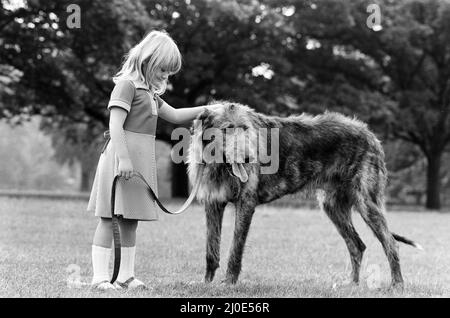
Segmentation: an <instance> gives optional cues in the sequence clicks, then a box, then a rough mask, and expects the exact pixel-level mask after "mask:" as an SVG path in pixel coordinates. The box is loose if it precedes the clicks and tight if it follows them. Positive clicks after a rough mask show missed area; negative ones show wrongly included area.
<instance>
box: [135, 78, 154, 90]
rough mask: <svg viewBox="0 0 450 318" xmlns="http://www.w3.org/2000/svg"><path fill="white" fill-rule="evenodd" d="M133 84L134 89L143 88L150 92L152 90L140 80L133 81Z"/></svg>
mask: <svg viewBox="0 0 450 318" xmlns="http://www.w3.org/2000/svg"><path fill="white" fill-rule="evenodd" d="M133 84H134V87H136V88H142V89H145V90H148V91H150V88H149V87H148V86H147V85H146V84H145V83H144V82H142V81H140V80H133Z"/></svg>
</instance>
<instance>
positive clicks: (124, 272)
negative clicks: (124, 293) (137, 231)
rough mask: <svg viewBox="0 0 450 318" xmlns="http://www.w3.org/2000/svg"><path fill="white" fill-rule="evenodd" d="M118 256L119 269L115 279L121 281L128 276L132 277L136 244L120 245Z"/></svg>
mask: <svg viewBox="0 0 450 318" xmlns="http://www.w3.org/2000/svg"><path fill="white" fill-rule="evenodd" d="M120 251H121V254H122V255H121V258H120V270H119V276H118V277H117V280H118V281H119V282H121V283H123V282H124V281H126V280H127V279H128V278H130V277H134V259H135V255H136V246H133V247H122V249H121V250H120Z"/></svg>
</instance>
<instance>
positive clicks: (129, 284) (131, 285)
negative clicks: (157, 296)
mask: <svg viewBox="0 0 450 318" xmlns="http://www.w3.org/2000/svg"><path fill="white" fill-rule="evenodd" d="M114 287H115V288H116V289H122V290H136V289H137V290H147V289H148V287H147V286H145V284H144V283H143V282H141V281H140V280H139V279H136V278H134V277H130V278H128V279H127V280H126V281H124V282H123V283H121V282H119V281H116V282H115V283H114Z"/></svg>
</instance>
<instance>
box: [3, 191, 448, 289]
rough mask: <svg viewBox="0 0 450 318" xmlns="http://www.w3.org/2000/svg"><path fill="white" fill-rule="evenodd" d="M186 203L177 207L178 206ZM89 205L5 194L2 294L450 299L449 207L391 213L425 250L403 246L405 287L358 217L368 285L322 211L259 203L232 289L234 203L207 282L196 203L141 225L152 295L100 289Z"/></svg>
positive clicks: (397, 227) (140, 247) (398, 227)
mask: <svg viewBox="0 0 450 318" xmlns="http://www.w3.org/2000/svg"><path fill="white" fill-rule="evenodd" d="M177 206H179V202H176V203H175V204H169V207H171V208H176V207H177ZM85 207H86V202H84V201H76V200H74V201H67V200H45V199H11V198H0V219H1V221H0V257H1V258H0V297H449V296H450V213H438V212H407V211H396V212H393V211H389V212H388V213H387V219H388V222H389V225H390V228H391V230H392V231H393V232H395V233H398V234H400V235H404V236H406V237H408V238H411V239H413V240H415V241H417V242H418V243H420V244H421V245H422V246H423V247H424V251H421V250H418V249H415V248H412V247H410V246H407V245H403V244H401V245H400V256H401V265H402V270H403V276H404V279H405V289H404V291H396V290H393V291H392V290H390V289H389V288H388V286H389V282H390V272H389V268H388V264H387V260H386V257H385V256H384V254H383V251H382V248H381V245H380V244H379V242H378V241H377V240H376V239H375V237H374V236H373V235H372V233H371V232H370V230H369V229H368V227H367V226H366V225H365V224H364V223H363V221H362V219H361V217H360V216H359V215H354V222H355V227H356V229H357V230H358V232H359V233H360V236H361V238H362V239H363V241H364V242H365V244H366V245H367V250H366V253H365V256H364V261H363V265H362V270H361V283H360V285H359V286H356V287H355V286H349V285H346V284H345V283H346V281H347V279H348V277H349V274H350V262H349V257H348V252H347V249H346V246H345V243H344V241H343V239H342V238H341V237H340V236H339V234H338V233H337V231H336V229H335V228H334V226H333V225H332V223H331V222H330V221H329V220H328V219H327V217H326V216H325V215H324V214H323V213H322V212H321V211H319V210H315V209H307V208H287V207H279V206H271V205H266V206H260V207H258V208H257V211H256V213H255V216H254V219H253V223H252V226H251V228H250V233H249V238H248V241H247V246H246V250H245V254H244V259H243V268H242V273H241V276H240V280H239V282H238V283H237V284H236V285H235V286H224V285H222V284H220V280H221V279H223V278H224V273H225V269H226V262H227V257H228V250H229V247H230V243H231V238H232V231H233V222H234V209H233V207H232V206H229V207H227V210H226V212H225V217H224V227H223V235H222V248H221V251H222V259H221V267H220V268H219V269H218V271H217V274H216V279H215V281H214V282H213V283H212V284H209V285H206V284H203V283H202V282H201V281H202V278H203V275H204V268H205V260H204V257H205V218H204V215H203V210H202V207H201V206H199V205H193V206H192V207H191V208H190V209H188V211H187V212H186V213H184V214H182V215H178V216H171V215H163V214H161V215H160V221H158V222H143V223H141V224H140V225H139V229H138V244H137V259H136V276H137V277H138V278H140V279H141V280H143V281H144V282H146V283H147V284H148V286H150V287H151V289H150V290H148V291H144V292H142V291H141V292H119V291H113V292H109V293H100V292H93V291H91V290H90V289H89V288H88V286H86V285H81V286H80V285H77V284H76V283H73V282H77V281H78V282H81V283H88V282H90V279H91V274H92V270H91V241H92V236H93V233H94V230H95V227H96V223H97V220H96V218H95V217H93V216H92V215H90V214H88V213H87V212H85Z"/></svg>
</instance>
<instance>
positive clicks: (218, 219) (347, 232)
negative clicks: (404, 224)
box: [188, 102, 419, 286]
mask: <svg viewBox="0 0 450 318" xmlns="http://www.w3.org/2000/svg"><path fill="white" fill-rule="evenodd" d="M222 103H224V104H225V107H224V108H223V109H222V110H221V111H209V110H206V111H204V112H203V113H202V114H200V115H199V116H198V118H197V119H198V120H200V121H201V123H202V129H201V130H198V131H197V132H195V130H194V133H195V134H194V135H193V138H192V139H191V145H190V149H189V155H188V164H189V177H190V180H191V181H192V182H193V181H194V180H195V178H196V175H197V173H198V172H199V171H200V169H199V167H200V165H202V164H203V165H204V168H203V170H202V173H203V176H202V179H201V185H200V189H199V191H198V193H197V199H199V200H200V201H201V202H203V203H204V204H205V210H206V224H207V245H206V275H205V281H206V282H210V281H212V280H213V278H214V274H215V271H216V269H217V268H218V267H219V259H220V255H219V253H220V236H221V228H222V218H223V212H224V209H225V206H226V204H227V203H228V202H232V203H233V204H234V205H235V207H236V216H235V229H234V238H233V243H232V248H231V251H230V256H229V261H228V268H227V271H226V277H225V280H224V282H225V283H236V281H237V280H238V276H239V273H240V270H241V262H242V255H243V251H244V245H245V241H246V238H247V234H248V231H249V227H250V223H251V221H252V217H253V213H254V212H255V207H256V206H257V205H258V204H262V203H267V202H270V201H273V200H275V199H277V198H280V197H281V196H283V195H286V194H290V193H295V192H298V191H300V190H305V189H309V190H311V189H319V190H321V191H320V193H321V195H320V203H321V204H320V205H321V207H322V209H323V210H324V212H325V213H326V214H327V215H328V217H329V218H330V219H331V221H332V222H333V223H334V225H335V226H336V228H337V230H338V232H339V233H340V235H341V236H342V237H343V239H344V241H345V243H346V245H347V248H348V251H349V253H350V258H351V264H352V274H351V277H352V281H353V282H355V283H358V281H359V271H360V265H361V260H362V257H363V252H364V250H365V248H366V247H365V245H364V243H363V242H362V240H361V238H360V237H359V235H358V233H357V232H356V230H355V228H354V227H353V224H352V219H351V210H352V209H354V210H356V211H357V212H359V213H360V214H361V216H362V218H363V219H364V221H365V222H366V223H367V225H368V226H369V227H370V228H371V230H372V231H373V233H374V234H375V236H376V237H377V238H378V240H379V241H380V242H381V245H382V246H383V249H384V252H385V253H386V256H387V259H388V261H389V265H390V269H391V276H392V284H393V285H397V286H402V284H403V279H402V275H401V271H400V262H399V253H398V246H397V243H396V240H397V241H401V242H403V243H406V244H410V245H413V246H416V247H419V246H418V245H417V244H415V243H414V242H412V241H410V240H408V239H406V238H404V237H401V236H399V235H396V234H393V233H391V232H390V231H389V229H388V226H387V223H386V219H385V217H384V215H383V213H384V210H385V208H384V201H385V199H384V190H385V185H386V175H387V171H386V167H385V162H384V153H383V148H382V146H381V144H380V142H379V140H378V139H377V137H376V136H375V135H374V134H373V133H372V132H371V131H369V129H368V128H367V126H366V125H365V124H364V123H362V122H360V121H358V120H356V119H351V118H348V117H345V116H343V115H341V114H338V113H332V112H326V113H324V114H321V115H318V116H314V117H313V116H310V115H306V114H302V115H300V116H290V117H286V118H282V117H276V116H266V115H263V114H260V113H256V112H255V111H254V110H252V109H251V108H249V107H247V106H244V105H240V104H237V103H230V102H222ZM211 127H215V128H219V129H221V130H225V129H226V128H243V129H245V130H246V131H250V135H251V136H255V135H256V134H257V133H256V131H257V130H258V129H260V128H267V129H271V128H278V129H279V140H278V141H277V142H278V143H279V144H278V146H279V168H278V170H277V171H276V172H275V173H273V174H262V173H261V172H260V168H261V163H260V161H258V160H256V162H253V163H251V162H248V161H249V160H248V158H246V159H247V163H243V164H242V165H240V168H242V167H243V169H245V171H240V170H239V167H238V166H233V164H230V163H226V162H224V163H222V162H219V163H216V162H209V163H206V164H205V163H204V162H203V163H201V162H196V161H195V159H194V157H195V156H196V153H195V151H198V149H200V151H201V150H202V149H204V147H206V146H207V145H208V141H205V138H204V136H203V133H204V131H205V130H206V129H207V128H211ZM269 145H270V140H269V143H268V147H269ZM247 146H248V145H247ZM238 147H240V146H239V145H238ZM249 147H256V143H255V142H250V145H249ZM194 149H197V150H194ZM226 149H228V148H226V142H224V143H223V149H222V150H223V151H224V157H227V153H226ZM247 150H248V149H247ZM250 150H255V149H250ZM259 151H260V150H256V152H253V153H257V154H258V155H259ZM236 167H237V168H236ZM242 174H244V175H245V174H246V175H247V176H244V177H243V176H242Z"/></svg>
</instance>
